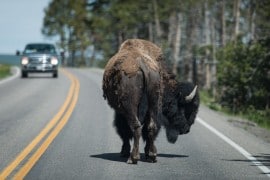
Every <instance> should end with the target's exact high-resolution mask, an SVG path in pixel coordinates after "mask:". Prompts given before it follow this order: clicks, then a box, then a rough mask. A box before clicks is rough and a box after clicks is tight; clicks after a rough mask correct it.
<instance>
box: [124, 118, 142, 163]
mask: <svg viewBox="0 0 270 180" xmlns="http://www.w3.org/2000/svg"><path fill="white" fill-rule="evenodd" d="M131 126H132V127H131V129H132V131H133V140H134V142H133V148H132V151H131V154H130V157H129V158H128V161H127V163H128V164H137V162H138V160H139V159H140V151H139V142H140V137H141V125H140V122H139V121H138V119H137V118H136V122H135V124H134V125H131Z"/></svg>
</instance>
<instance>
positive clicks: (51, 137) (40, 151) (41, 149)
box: [14, 79, 80, 180]
mask: <svg viewBox="0 0 270 180" xmlns="http://www.w3.org/2000/svg"><path fill="white" fill-rule="evenodd" d="M75 83H76V88H75V94H74V97H73V100H72V102H71V105H70V107H69V108H68V110H67V112H66V113H65V115H64V116H63V118H62V119H61V121H60V122H59V123H58V124H57V126H56V127H55V129H53V131H52V132H51V133H50V135H49V136H48V137H47V139H46V140H45V141H44V142H43V143H42V145H41V146H40V147H39V148H38V150H37V151H36V152H35V153H34V154H33V155H32V156H31V157H30V158H29V160H28V161H27V163H26V164H24V166H23V167H22V168H21V169H20V170H19V171H18V173H17V174H15V176H14V179H15V180H17V179H23V178H24V177H25V176H26V175H27V173H28V172H29V171H30V170H31V169H32V167H33V166H34V165H35V164H36V162H37V161H38V160H39V158H40V157H41V156H42V154H43V153H44V152H45V151H46V149H47V148H48V147H49V145H50V144H51V143H52V141H53V140H54V139H55V137H56V136H57V135H58V134H59V133H60V131H61V130H62V129H63V127H64V126H65V124H66V123H67V122H68V120H69V118H70V116H71V114H72V112H73V110H74V108H75V106H76V103H77V100H78V96H79V89H80V84H79V82H78V80H77V79H75Z"/></svg>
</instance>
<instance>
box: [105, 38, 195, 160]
mask: <svg viewBox="0 0 270 180" xmlns="http://www.w3.org/2000/svg"><path fill="white" fill-rule="evenodd" d="M164 61H165V60H164V58H163V55H162V51H161V48H159V47H158V46H156V45H155V44H153V43H151V42H149V41H146V40H140V39H129V40H126V41H125V42H124V43H123V44H122V45H121V47H120V48H119V51H118V52H117V53H116V54H115V55H114V56H113V57H112V58H111V59H110V60H109V61H108V63H107V65H106V67H105V71H104V75H103V87H102V88H103V96H104V98H105V99H107V100H108V104H109V105H110V106H111V107H112V108H113V109H114V110H115V119H114V125H115V127H116V130H117V133H118V134H119V136H120V138H121V139H122V141H123V145H122V150H121V156H123V157H129V158H128V161H127V163H129V164H136V163H137V161H138V160H139V159H140V153H139V140H140V137H141V136H142V137H143V140H144V141H145V142H146V145H145V148H144V151H145V158H146V160H147V161H149V162H156V156H157V149H156V147H155V145H154V141H155V139H156V137H157V135H158V132H159V130H160V128H161V126H164V127H165V129H166V136H167V140H168V141H169V142H170V143H175V142H176V140H177V137H178V135H181V134H186V133H188V132H189V130H190V127H191V125H192V124H193V123H194V120H195V117H196V114H197V112H198V108H199V96H198V91H197V86H194V85H192V84H191V83H182V82H178V81H177V80H176V79H175V76H174V75H173V74H172V73H171V71H170V70H169V69H168V68H167V67H166V65H165V62H164ZM132 138H133V140H134V144H133V149H132V151H131V153H130V149H131V147H130V140H131V139H132Z"/></svg>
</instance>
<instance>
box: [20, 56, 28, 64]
mask: <svg viewBox="0 0 270 180" xmlns="http://www.w3.org/2000/svg"><path fill="white" fill-rule="evenodd" d="M21 63H22V65H27V64H28V63H29V60H28V57H23V58H22V60H21Z"/></svg>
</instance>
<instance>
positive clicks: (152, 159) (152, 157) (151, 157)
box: [145, 155, 157, 163]
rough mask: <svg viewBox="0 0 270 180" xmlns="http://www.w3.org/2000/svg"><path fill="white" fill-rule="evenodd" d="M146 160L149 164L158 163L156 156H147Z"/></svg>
mask: <svg viewBox="0 0 270 180" xmlns="http://www.w3.org/2000/svg"><path fill="white" fill-rule="evenodd" d="M145 160H146V161H147V162H149V163H156V162H157V157H156V156H149V155H146V156H145Z"/></svg>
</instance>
